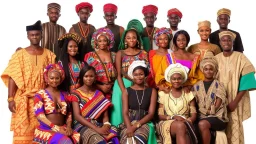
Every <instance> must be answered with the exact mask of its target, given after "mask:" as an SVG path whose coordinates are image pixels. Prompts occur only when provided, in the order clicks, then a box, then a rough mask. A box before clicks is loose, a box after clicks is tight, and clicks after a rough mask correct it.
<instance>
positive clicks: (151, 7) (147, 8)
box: [142, 5, 158, 15]
mask: <svg viewBox="0 0 256 144" xmlns="http://www.w3.org/2000/svg"><path fill="white" fill-rule="evenodd" d="M149 12H152V13H153V14H154V15H157V12H158V8H157V6H155V5H146V6H144V7H143V9H142V13H143V14H146V13H149Z"/></svg>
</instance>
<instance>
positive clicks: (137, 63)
mask: <svg viewBox="0 0 256 144" xmlns="http://www.w3.org/2000/svg"><path fill="white" fill-rule="evenodd" d="M138 66H142V67H144V68H147V65H146V63H145V61H143V60H137V61H133V62H132V64H131V65H130V66H129V68H128V72H127V74H128V76H129V77H130V78H131V79H133V74H132V73H133V70H134V69H135V68H136V67H138Z"/></svg>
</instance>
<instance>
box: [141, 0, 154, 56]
mask: <svg viewBox="0 0 256 144" xmlns="http://www.w3.org/2000/svg"><path fill="white" fill-rule="evenodd" d="M157 12H158V8H157V6H155V5H146V6H144V7H143V9H142V14H143V15H144V21H145V22H146V27H145V28H144V30H143V34H142V39H143V46H144V49H145V50H146V51H147V52H149V51H150V50H152V49H157V48H158V47H157V46H156V44H155V43H154V40H153V37H154V34H155V32H156V30H157V29H158V28H156V27H155V26H154V23H155V21H156V20H157V17H156V15H157Z"/></svg>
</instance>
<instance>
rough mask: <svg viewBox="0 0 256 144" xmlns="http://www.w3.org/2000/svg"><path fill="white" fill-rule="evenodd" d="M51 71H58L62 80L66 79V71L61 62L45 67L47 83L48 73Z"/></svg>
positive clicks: (46, 80)
mask: <svg viewBox="0 0 256 144" xmlns="http://www.w3.org/2000/svg"><path fill="white" fill-rule="evenodd" d="M50 72H58V73H59V74H60V78H61V81H60V82H62V81H63V80H64V79H65V72H64V70H63V67H62V65H61V63H58V64H49V65H48V66H46V68H45V69H44V80H45V82H46V83H47V82H48V74H49V73H50Z"/></svg>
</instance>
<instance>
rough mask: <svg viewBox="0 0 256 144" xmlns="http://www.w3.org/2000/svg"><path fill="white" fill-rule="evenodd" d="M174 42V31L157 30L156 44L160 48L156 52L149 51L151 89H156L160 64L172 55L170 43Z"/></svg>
mask: <svg viewBox="0 0 256 144" xmlns="http://www.w3.org/2000/svg"><path fill="white" fill-rule="evenodd" d="M171 40H172V31H171V30H170V29H168V28H165V27H163V28H160V29H157V30H156V32H155V35H154V41H155V44H156V45H157V46H158V49H156V50H150V51H149V64H150V74H149V76H148V79H147V80H148V83H149V86H150V87H154V88H156V84H155V77H156V71H157V70H158V68H159V66H160V63H161V62H162V61H163V60H165V56H166V55H167V54H168V53H171V52H172V50H171V49H170V41H171Z"/></svg>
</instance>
